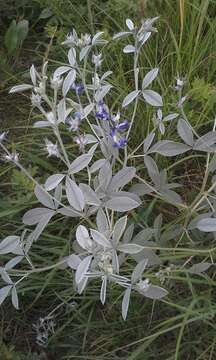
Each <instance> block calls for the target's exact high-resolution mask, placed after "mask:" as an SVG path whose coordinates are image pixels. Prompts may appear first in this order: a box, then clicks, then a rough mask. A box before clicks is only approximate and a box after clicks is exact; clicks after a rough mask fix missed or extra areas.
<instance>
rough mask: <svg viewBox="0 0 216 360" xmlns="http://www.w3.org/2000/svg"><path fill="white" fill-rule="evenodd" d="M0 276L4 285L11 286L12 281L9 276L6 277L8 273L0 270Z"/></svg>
mask: <svg viewBox="0 0 216 360" xmlns="http://www.w3.org/2000/svg"><path fill="white" fill-rule="evenodd" d="M0 275H1V277H2V280H3V281H4V282H5V283H6V284H9V285H11V284H13V281H12V280H11V278H10V276H9V275H8V273H7V272H6V271H5V269H2V268H1V269H0Z"/></svg>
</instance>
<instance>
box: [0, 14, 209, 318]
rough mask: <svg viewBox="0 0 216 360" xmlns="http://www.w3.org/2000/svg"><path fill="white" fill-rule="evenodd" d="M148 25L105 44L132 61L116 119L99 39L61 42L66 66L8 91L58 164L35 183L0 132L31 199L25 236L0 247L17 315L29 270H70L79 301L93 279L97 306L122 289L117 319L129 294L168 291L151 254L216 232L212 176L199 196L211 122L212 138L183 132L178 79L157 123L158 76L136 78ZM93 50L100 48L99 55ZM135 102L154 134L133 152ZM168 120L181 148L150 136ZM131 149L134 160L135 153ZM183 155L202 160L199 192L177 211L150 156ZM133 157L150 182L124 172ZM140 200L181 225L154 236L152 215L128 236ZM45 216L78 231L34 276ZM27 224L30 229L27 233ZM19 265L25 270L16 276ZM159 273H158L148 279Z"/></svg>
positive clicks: (158, 224)
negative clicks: (181, 218)
mask: <svg viewBox="0 0 216 360" xmlns="http://www.w3.org/2000/svg"><path fill="white" fill-rule="evenodd" d="M156 20H157V18H152V19H146V20H144V21H143V22H142V24H141V26H140V27H137V26H135V24H134V23H133V21H132V20H130V19H127V20H126V26H127V30H126V31H124V32H120V33H118V34H115V35H114V36H113V40H112V41H117V40H120V39H123V38H124V39H125V38H130V39H131V41H130V43H129V44H128V45H126V46H125V47H124V48H123V52H124V53H125V54H126V56H133V58H134V68H133V71H134V83H135V89H134V90H132V91H131V92H130V93H129V94H127V95H126V96H125V97H124V98H123V99H122V103H121V104H119V108H120V109H121V111H119V108H118V109H114V110H116V111H113V109H112V111H111V110H110V107H109V105H108V104H109V101H108V99H109V94H110V92H111V91H112V90H113V86H112V82H111V81H108V78H110V77H111V76H112V72H111V71H109V70H108V71H106V72H102V70H101V69H102V64H103V47H105V46H106V45H107V43H108V42H107V40H106V39H104V38H103V35H104V34H103V32H98V33H96V34H95V35H94V36H93V37H92V36H91V35H89V34H81V36H80V37H79V36H78V34H77V33H76V31H75V30H73V32H72V33H70V34H68V35H67V37H66V39H65V41H64V42H63V45H65V46H67V47H68V48H69V50H68V63H67V64H64V65H62V66H60V67H58V68H57V69H56V70H55V71H54V73H53V75H52V76H48V74H47V65H48V64H47V62H46V63H44V64H43V67H42V71H41V73H39V72H38V71H37V70H36V69H35V67H34V65H32V66H31V68H30V78H31V82H32V83H31V84H22V85H17V86H14V87H13V88H12V89H11V91H10V92H11V93H15V92H23V91H31V92H32V94H31V102H32V106H34V107H35V108H36V109H37V110H38V111H39V112H40V114H41V116H42V119H41V120H39V121H36V122H35V123H34V127H35V128H37V129H43V128H47V127H48V128H50V129H51V130H52V132H53V137H54V138H55V142H53V140H52V141H51V140H50V139H44V141H45V150H46V151H47V153H48V156H49V157H54V158H56V160H58V161H57V164H59V162H61V163H62V164H63V166H64V169H65V170H64V171H61V172H59V170H57V171H56V173H54V174H52V175H51V176H49V177H48V178H47V179H46V181H45V183H44V184H40V183H38V181H37V180H36V179H35V178H33V177H32V175H31V174H29V172H28V171H27V170H26V169H25V168H24V167H23V166H22V164H21V162H20V160H19V154H17V153H16V152H12V153H11V152H9V151H8V149H7V148H6V147H5V145H4V139H5V135H6V134H4V133H3V134H1V136H0V146H1V148H2V150H3V151H4V156H3V160H4V161H9V162H12V163H13V164H14V165H15V166H16V167H17V169H19V170H20V171H22V172H23V173H24V174H25V176H27V177H28V178H29V179H30V180H31V181H32V182H33V184H34V185H35V188H34V193H35V196H36V198H37V200H38V202H39V203H40V204H41V205H40V207H36V208H34V209H31V210H29V211H27V212H26V213H25V214H24V216H23V223H24V225H25V226H26V229H25V230H24V231H23V232H22V234H21V236H18V235H11V236H8V237H6V238H5V239H4V240H2V242H1V243H0V254H1V255H5V254H9V253H11V254H14V255H16V256H15V257H13V258H12V259H10V260H9V261H8V262H6V264H5V265H4V267H2V268H1V270H0V273H1V276H2V280H3V282H4V283H5V286H4V287H2V288H1V290H0V303H2V302H3V301H4V300H5V298H6V297H7V296H8V295H9V294H10V293H11V295H12V303H13V305H14V306H15V307H16V308H18V307H19V304H18V297H17V291H16V288H17V286H18V284H19V283H20V282H22V281H24V280H25V278H27V277H29V276H31V274H32V273H34V272H35V271H36V272H40V271H41V272H43V271H47V270H49V269H53V268H55V267H56V268H58V269H62V270H64V269H65V268H66V267H67V268H68V267H69V268H70V269H71V270H72V271H73V275H74V276H73V278H74V282H75V287H76V289H77V292H78V293H82V292H83V291H84V289H85V288H86V286H87V284H88V282H89V281H90V280H92V281H93V280H94V279H101V291H100V300H101V302H102V304H104V303H105V301H106V295H107V287H108V285H109V284H110V283H112V284H116V285H118V286H120V287H122V288H123V289H124V295H123V300H122V316H123V318H124V319H126V317H127V312H128V307H129V301H130V294H131V291H136V292H138V293H140V294H141V295H143V296H145V297H147V298H151V299H160V298H162V297H164V296H166V295H167V293H168V291H167V290H166V289H165V288H164V287H161V286H160V285H161V284H163V283H164V277H163V269H161V260H160V257H159V256H158V255H157V254H156V250H157V249H158V248H161V246H162V244H164V243H167V242H168V241H169V240H170V239H173V238H175V237H176V236H178V235H180V236H181V237H182V236H184V235H186V236H188V239H189V240H190V239H191V236H194V237H195V236H196V232H197V231H204V232H213V233H214V232H215V231H216V218H215V210H214V207H215V195H214V190H215V186H216V181H215V177H214V176H213V183H212V185H211V186H210V188H209V189H208V190H206V189H205V188H206V184H207V180H208V176H209V174H210V173H212V172H213V173H214V171H215V169H216V165H215V164H216V162H215V155H214V153H215V150H216V132H215V124H214V127H213V131H210V132H208V133H207V134H204V135H202V136H199V135H198V134H197V133H196V131H195V130H194V129H193V128H192V127H191V125H190V123H189V122H188V119H187V117H186V114H185V112H184V103H185V102H186V101H187V95H184V96H183V94H182V91H183V88H184V81H183V80H181V79H179V78H178V79H177V84H176V86H175V88H174V91H175V92H176V94H177V96H178V101H177V105H176V109H175V111H176V112H174V113H171V114H168V115H165V116H163V113H162V110H161V108H162V106H163V99H162V96H161V95H160V94H158V93H157V92H156V91H154V90H152V89H151V86H152V83H153V81H154V80H155V79H156V77H157V76H158V73H159V70H158V69H157V68H154V69H151V70H150V71H149V72H148V73H147V74H146V75H145V76H144V77H143V79H142V81H140V79H139V77H140V69H139V54H140V51H141V49H142V48H143V46H145V44H146V42H147V41H148V39H149V38H150V36H151V35H152V34H153V33H156V32H157V29H156V28H155V27H154V23H155V22H156ZM101 47H102V50H101V51H99V49H100V48H101ZM140 83H141V84H142V85H141V87H140ZM105 99H106V102H105ZM138 101H144V102H145V103H146V104H147V105H150V106H153V107H156V109H157V111H156V114H155V116H154V118H153V129H152V130H151V131H150V132H149V134H148V135H147V136H146V138H145V139H144V140H143V142H142V143H141V144H140V145H139V146H138V147H137V148H136V149H134V150H133V151H132V150H131V149H130V147H129V144H130V138H131V137H132V130H133V125H134V122H135V121H136V111H137V104H138ZM132 105H133V112H132V116H131V118H130V119H129V120H128V119H125V117H124V116H125V115H124V114H126V113H127V109H128V108H129V107H131V106H132ZM167 122H169V123H170V122H171V123H172V124H173V126H175V125H174V124H176V123H177V133H178V136H179V138H180V139H181V142H176V141H173V140H169V139H160V140H159V141H156V132H159V133H160V134H161V136H164V135H165V133H166V123H167ZM62 128H64V129H66V130H67V131H69V132H71V133H72V136H73V141H74V143H75V144H76V145H77V148H78V149H79V151H80V154H79V155H78V156H77V157H76V159H75V160H73V161H71V159H70V157H71V155H70V153H68V151H67V148H66V146H65V145H64V142H63V140H62V137H61V130H62ZM86 129H87V130H86ZM140 149H142V152H141V154H138V155H137V152H138V151H139V150H140ZM129 151H130V153H129ZM189 151H190V152H191V151H192V152H202V153H206V158H207V163H206V173H205V177H204V180H203V187H202V189H201V192H200V193H198V195H197V197H196V199H195V200H194V202H193V203H192V204H191V205H187V204H185V203H184V201H183V200H182V198H181V196H180V194H179V193H177V192H176V191H174V190H173V189H175V188H178V187H179V186H180V184H178V183H169V182H168V179H167V169H159V167H158V165H157V155H162V156H166V157H175V156H177V155H181V154H183V153H187V152H189ZM155 154H156V156H155ZM136 158H143V160H144V165H145V168H146V170H147V171H146V172H147V175H148V178H150V182H149V180H146V179H143V178H141V177H140V176H139V174H138V171H137V170H136V167H135V166H131V160H132V161H133V163H134V162H135V161H136ZM62 164H61V166H62ZM83 174H85V176H84V175H83ZM83 179H85V181H84V180H83ZM143 196H145V197H147V196H151V197H158V198H160V199H163V201H164V202H167V203H171V204H172V205H173V206H175V207H176V209H177V210H178V211H179V210H180V211H181V210H188V213H189V216H188V217H187V222H184V224H182V225H179V226H177V227H173V228H172V229H171V231H170V232H169V233H163V232H162V230H161V229H162V216H161V215H159V216H158V217H157V218H156V219H155V221H154V225H153V227H152V228H148V227H146V228H144V229H143V230H142V231H141V232H139V233H138V234H134V225H133V224H129V221H128V219H129V218H130V213H131V211H134V209H137V208H138V207H139V206H141V205H142V203H143ZM189 210H190V211H189ZM125 212H126V213H127V215H123V216H122V215H121V213H125ZM54 217H58V218H62V217H72V218H74V219H78V220H80V221H81V222H82V224H78V226H77V228H76V238H75V239H74V241H73V244H72V249H73V250H72V251H71V253H69V254H68V256H66V257H64V258H63V259H61V260H60V261H59V262H57V263H55V264H53V265H51V266H50V267H45V268H37V267H35V265H34V264H33V263H32V260H31V256H30V253H31V251H32V249H33V248H34V243H35V242H36V241H38V239H39V238H41V236H42V233H43V231H44V229H45V228H46V226H47V225H48V224H49V222H50V221H51V220H52V219H53V218H54ZM31 226H35V227H34V229H33V230H31ZM162 249H163V247H162ZM164 249H165V248H164ZM197 254H199V251H198V252H197ZM128 258H131V259H133V260H135V261H136V262H137V265H136V266H135V267H134V269H133V271H132V273H131V274H128V273H125V272H124V270H122V269H124V263H125V261H127V260H128ZM21 262H23V263H24V264H25V265H27V266H29V268H26V267H25V268H24V269H22V270H21V269H20V264H21ZM132 263H133V262H132ZM210 265H211V263H208V262H202V263H200V264H195V265H194V266H192V267H191V268H189V269H188V271H189V272H191V273H196V274H197V273H201V272H203V271H205V270H207V269H208V268H209V266H210ZM158 267H159V271H157V272H156V271H155V269H157V270H158ZM177 269H178V266H177ZM143 274H144V275H143ZM15 276H16V277H15ZM17 277H18V278H19V279H18V280H17ZM143 277H144V278H143ZM14 278H15V279H16V281H15V280H14ZM158 283H159V284H158Z"/></svg>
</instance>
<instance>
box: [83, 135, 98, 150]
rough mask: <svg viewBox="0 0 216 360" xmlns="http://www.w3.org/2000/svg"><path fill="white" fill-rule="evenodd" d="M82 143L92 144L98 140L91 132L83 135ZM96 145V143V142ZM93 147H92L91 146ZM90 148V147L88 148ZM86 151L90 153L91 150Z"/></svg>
mask: <svg viewBox="0 0 216 360" xmlns="http://www.w3.org/2000/svg"><path fill="white" fill-rule="evenodd" d="M83 141H84V143H85V144H86V145H87V144H94V143H97V142H98V140H97V138H96V137H95V136H94V135H92V134H86V135H84V140H83ZM97 145H98V144H97ZM93 149H95V148H94V147H93ZM90 150H91V149H90ZM90 150H89V151H88V153H89V154H90V153H91V151H90Z"/></svg>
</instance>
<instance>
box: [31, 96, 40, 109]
mask: <svg viewBox="0 0 216 360" xmlns="http://www.w3.org/2000/svg"><path fill="white" fill-rule="evenodd" d="M31 103H32V106H35V107H40V105H41V96H40V95H39V94H34V93H32V96H31Z"/></svg>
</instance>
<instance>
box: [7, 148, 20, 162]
mask: <svg viewBox="0 0 216 360" xmlns="http://www.w3.org/2000/svg"><path fill="white" fill-rule="evenodd" d="M3 160H5V161H8V162H14V163H18V161H19V154H18V153H17V152H16V151H14V152H12V153H11V154H9V155H4V157H3Z"/></svg>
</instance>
